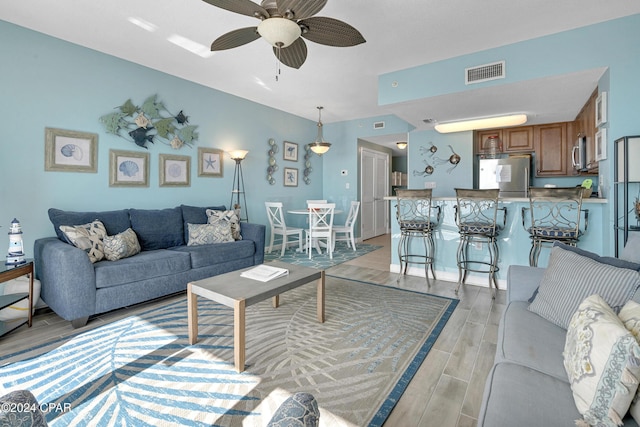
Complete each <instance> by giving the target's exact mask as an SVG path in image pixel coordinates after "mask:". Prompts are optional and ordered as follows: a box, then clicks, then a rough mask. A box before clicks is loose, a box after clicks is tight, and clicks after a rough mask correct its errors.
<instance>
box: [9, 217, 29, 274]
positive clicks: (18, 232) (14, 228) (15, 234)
mask: <svg viewBox="0 0 640 427" xmlns="http://www.w3.org/2000/svg"><path fill="white" fill-rule="evenodd" d="M25 262H26V260H25V259H24V246H23V244H22V227H20V222H19V221H18V220H17V219H16V218H14V219H13V221H11V228H9V254H8V255H7V261H6V262H5V264H6V265H18V264H24V263H25Z"/></svg>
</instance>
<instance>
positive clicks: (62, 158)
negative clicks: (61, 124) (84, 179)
mask: <svg viewBox="0 0 640 427" xmlns="http://www.w3.org/2000/svg"><path fill="white" fill-rule="evenodd" d="M44 134H45V138H44V153H45V157H44V170H45V171H60V172H90V173H96V172H97V171H98V134H95V133H88V132H78V131H75V130H65V129H55V128H45V130H44Z"/></svg>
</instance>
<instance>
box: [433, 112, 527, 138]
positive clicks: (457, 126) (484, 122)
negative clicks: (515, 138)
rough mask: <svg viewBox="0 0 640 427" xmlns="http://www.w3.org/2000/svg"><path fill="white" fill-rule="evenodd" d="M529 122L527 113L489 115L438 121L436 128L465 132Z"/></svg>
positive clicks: (445, 130)
mask: <svg viewBox="0 0 640 427" xmlns="http://www.w3.org/2000/svg"><path fill="white" fill-rule="evenodd" d="M526 122H527V115H526V114H511V115H508V116H497V117H487V118H482V119H472V120H463V121H459V122H450V123H438V124H437V125H435V129H436V130H437V131H438V132H440V133H451V132H463V131H466V130H478V129H492V128H502V127H508V126H518V125H522V124H525V123H526Z"/></svg>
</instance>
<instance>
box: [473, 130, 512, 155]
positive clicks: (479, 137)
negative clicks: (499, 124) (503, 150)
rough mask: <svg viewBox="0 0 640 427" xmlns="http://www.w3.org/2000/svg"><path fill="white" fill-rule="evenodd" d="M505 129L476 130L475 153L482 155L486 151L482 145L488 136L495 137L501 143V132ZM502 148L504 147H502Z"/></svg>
mask: <svg viewBox="0 0 640 427" xmlns="http://www.w3.org/2000/svg"><path fill="white" fill-rule="evenodd" d="M504 130H506V129H490V130H478V131H476V132H475V135H476V153H477V154H484V153H485V151H486V149H485V147H484V143H485V141H486V140H487V138H489V137H490V136H497V137H498V138H499V139H500V141H502V132H503V131H504ZM503 147H504V145H503Z"/></svg>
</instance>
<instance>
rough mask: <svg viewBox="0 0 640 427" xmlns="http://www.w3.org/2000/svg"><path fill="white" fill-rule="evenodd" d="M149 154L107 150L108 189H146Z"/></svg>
mask: <svg viewBox="0 0 640 427" xmlns="http://www.w3.org/2000/svg"><path fill="white" fill-rule="evenodd" d="M148 186H149V153H140V152H137V151H122V150H109V187H148Z"/></svg>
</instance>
